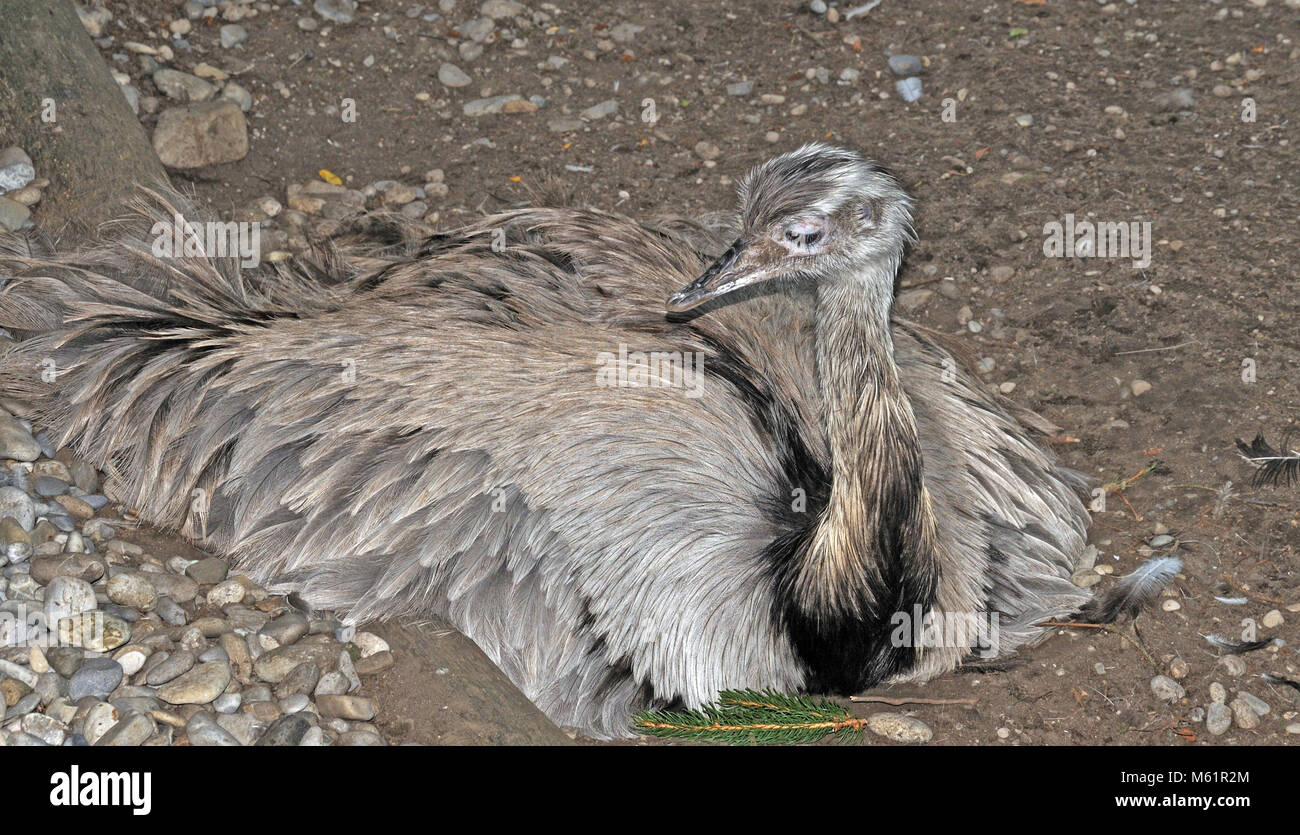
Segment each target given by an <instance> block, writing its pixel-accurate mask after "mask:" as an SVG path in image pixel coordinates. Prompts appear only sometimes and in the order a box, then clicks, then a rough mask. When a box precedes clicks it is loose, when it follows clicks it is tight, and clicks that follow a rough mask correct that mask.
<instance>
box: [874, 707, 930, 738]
mask: <svg viewBox="0 0 1300 835" xmlns="http://www.w3.org/2000/svg"><path fill="white" fill-rule="evenodd" d="M867 729H868V730H869V731H871V732H872V733H874V734H877V735H879V736H883V737H885V738H886V739H890V740H893V741H894V742H907V743H922V742H929V741H930V740H931V739H932V738H933V737H934V731H932V730H930V726H929V725H926V724H925V723H924V722H922V721H921V720H920V719H917V718H915V717H912V716H906V715H904V714H902V713H874V714H872V715H871V716H870V717H868V718H867Z"/></svg>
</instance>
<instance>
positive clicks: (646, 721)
mask: <svg viewBox="0 0 1300 835" xmlns="http://www.w3.org/2000/svg"><path fill="white" fill-rule="evenodd" d="M866 721H867V720H865V719H859V718H857V717H855V716H853V715H851V714H850V713H849V712H848V710H846V709H845V708H844V707H842V706H840V705H838V704H836V703H835V702H831V701H826V700H819V699H812V698H809V697H807V696H792V695H787V694H784V693H777V692H774V691H758V690H724V691H723V692H722V693H720V694H719V695H718V701H717V702H716V703H714V704H710V705H706V706H705V707H704V708H702V709H701V710H688V711H684V712H676V711H667V710H657V711H656V710H651V711H642V712H641V713H638V714H637V715H636V716H635V717H633V719H632V729H633V730H635V731H637V732H638V733H643V734H648V735H650V736H658V737H663V738H665V739H690V740H696V741H701V742H727V743H730V744H732V745H772V744H776V745H799V744H806V743H811V742H817V741H818V740H821V739H823V738H825V737H826V736H828V735H833V736H834V737H835V738H836V739H838V740H839V741H842V742H848V741H857V740H859V739H861V738H862V732H863V729H864V727H865V726H866Z"/></svg>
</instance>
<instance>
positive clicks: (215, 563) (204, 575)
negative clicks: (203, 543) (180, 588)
mask: <svg viewBox="0 0 1300 835" xmlns="http://www.w3.org/2000/svg"><path fill="white" fill-rule="evenodd" d="M229 571H230V563H228V562H226V561H225V560H223V559H221V558H220V557H208V558H207V559H202V560H199V561H198V562H196V563H193V564H192V565H190V567H189V568H187V569H185V574H186V576H188V577H189V578H190V579H191V580H193V581H194V582H196V583H198V584H199V585H200V586H210V585H216V584H217V583H220V582H221V581H222V580H224V579H226V575H227V574H228V573H229Z"/></svg>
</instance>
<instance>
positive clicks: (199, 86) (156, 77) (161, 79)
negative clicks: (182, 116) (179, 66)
mask: <svg viewBox="0 0 1300 835" xmlns="http://www.w3.org/2000/svg"><path fill="white" fill-rule="evenodd" d="M153 83H154V85H155V86H157V87H158V89H159V90H160V91H161V92H162V94H163V95H165V96H166V97H167V98H169V99H176V100H177V101H179V102H182V103H186V104H192V103H195V102H204V101H207V100H209V99H211V98H212V97H213V96H215V95H216V94H217V88H216V87H214V86H213V85H212V84H209V83H208V82H206V81H204V80H203V79H201V78H199V77H198V76H197V75H190V74H189V73H187V72H181V71H180V70H173V69H169V68H166V67H164V68H162V69H160V70H156V71H155V72H154V74H153Z"/></svg>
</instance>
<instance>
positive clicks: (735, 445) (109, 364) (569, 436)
mask: <svg viewBox="0 0 1300 835" xmlns="http://www.w3.org/2000/svg"><path fill="white" fill-rule="evenodd" d="M172 210H173V207H172V206H171V205H169V204H168V203H167V202H166V201H163V203H162V204H160V205H158V206H156V207H154V208H153V209H152V210H151V216H152V215H153V214H156V215H157V216H158V217H161V218H164V219H170V217H171V213H172ZM498 230H500V231H504V233H505V236H506V246H505V248H504V250H503V251H501V252H495V251H493V248H492V242H493V238H494V233H498ZM709 242H712V246H711V247H710V248H711V252H709V253H705V252H701V251H700V250H698V249H697V248H696V247H697V246H699V245H701V244H706V245H707V244H708V243H709ZM725 246H726V241H725V240H724V239H723V238H721V237H719V236H717V235H715V234H713V233H712V232H711V231H709V230H707V229H704V228H703V227H697V226H690V225H688V224H675V225H674V224H658V225H651V224H641V223H637V222H634V221H632V220H629V219H627V218H623V217H620V216H616V215H610V214H604V213H600V212H594V211H579V210H544V209H536V210H533V209H530V210H522V211H517V212H511V213H507V214H504V215H498V216H494V217H489V218H485V219H483V220H482V221H480V222H478V223H476V224H474V225H472V226H470V227H467V228H465V229H462V230H458V231H457V232H455V233H450V234H446V235H440V236H436V237H434V238H432V239H429V240H428V241H426V242H423V243H421V244H418V245H416V246H411V247H401V246H397V247H390V248H388V249H387V250H384V251H382V252H381V251H379V249H378V248H377V247H376V246H375V245H374V244H373V243H371V244H368V245H367V248H366V250H365V251H364V252H363V253H361V254H359V255H357V256H355V257H337V258H333V259H330V260H329V261H328V262H327V263H326V265H325V266H323V267H321V268H319V269H318V270H315V271H300V272H294V271H292V270H291V269H287V268H281V270H280V271H279V272H276V273H272V272H270V271H267V270H264V271H262V272H259V273H258V274H256V275H240V274H239V273H238V271H237V268H236V267H235V266H234V265H233V264H232V263H230V262H229V261H222V262H218V261H215V260H210V259H204V258H183V259H158V258H155V257H153V256H152V255H151V254H150V252H149V249H148V246H147V245H146V244H143V243H139V242H136V243H134V244H132V243H131V242H129V241H119V242H115V243H114V244H112V245H111V246H109V247H106V248H102V249H98V250H95V251H86V252H75V253H65V254H58V255H52V254H44V253H40V252H36V251H32V250H28V249H24V247H25V244H22V243H20V242H10V244H9V250H8V251H7V252H6V253H5V255H4V257H3V260H0V277H5V278H8V279H9V283H8V286H6V287H5V288H4V290H3V292H2V293H0V326H4V327H7V328H11V329H15V330H17V331H19V332H21V333H22V334H23V335H24V336H25V337H27V338H26V339H24V340H23V341H22V342H20V343H18V344H17V345H15V346H13V347H11V348H10V349H9V351H8V352H7V353H6V354H5V355H4V356H3V367H2V369H0V389H2V390H4V391H5V392H6V393H9V394H14V395H17V396H19V397H22V398H25V399H28V400H30V401H31V402H32V403H33V404H34V407H35V409H36V410H37V411H36V415H35V417H36V419H37V420H39V421H40V422H41V423H43V424H44V425H46V426H49V427H51V428H53V429H55V430H56V431H57V432H58V433H59V437H60V440H61V441H62V443H63V444H64V445H68V446H71V447H73V448H74V449H76V450H77V451H78V452H79V453H80V454H81V455H83V456H84V457H85V458H87V459H88V460H90V461H91V462H93V463H94V464H96V465H98V466H101V467H104V468H105V469H107V470H108V472H109V474H110V476H111V477H112V482H111V486H112V490H113V491H114V493H115V497H116V498H117V499H119V500H121V501H123V502H124V503H125V504H127V505H129V506H131V507H134V508H136V509H138V511H139V512H140V514H141V516H142V517H143V518H145V519H147V520H149V521H150V522H153V523H155V524H158V525H161V526H165V527H171V528H176V529H180V530H182V531H183V532H184V533H185V534H186V535H187V536H189V537H191V538H193V539H195V540H196V541H197V542H199V543H200V544H201V545H202V546H204V547H206V548H210V549H212V550H214V551H217V552H221V553H226V554H230V555H232V556H233V557H234V558H235V559H236V560H237V562H238V564H239V565H240V567H241V569H242V570H244V571H246V572H247V573H248V574H249V575H250V576H252V577H253V578H254V579H256V580H258V581H261V582H263V583H267V584H272V585H277V586H281V587H285V588H292V589H295V590H297V591H298V592H299V593H300V594H301V595H302V596H303V598H304V599H306V600H307V601H308V602H310V603H311V604H313V605H315V606H318V607H322V608H331V609H336V610H338V611H340V612H342V613H344V614H346V615H347V616H348V617H349V618H350V619H352V620H354V621H356V622H363V621H366V620H369V619H373V618H379V617H390V616H396V615H402V614H424V615H427V614H435V615H438V616H440V617H443V618H445V619H446V620H448V621H449V622H450V623H452V624H453V625H455V626H456V627H457V628H459V629H461V630H462V631H463V632H464V633H465V634H467V635H468V636H469V637H470V638H471V639H473V640H474V641H475V642H477V643H478V644H479V645H480V646H481V647H482V648H483V649H484V650H485V652H487V654H488V655H489V656H490V657H491V658H492V659H493V660H494V661H495V662H496V663H497V664H498V665H499V666H500V667H501V668H502V669H503V670H504V671H505V672H506V673H507V674H508V675H509V676H510V678H511V679H512V680H513V681H514V682H515V683H516V684H517V685H518V686H519V687H520V688H521V689H522V690H523V691H524V692H525V693H526V694H527V695H528V696H529V698H531V699H532V700H533V701H534V702H535V703H536V704H537V705H538V706H539V707H541V708H542V709H543V710H544V711H546V713H547V714H548V715H549V716H550V717H551V718H552V719H553V720H555V721H556V722H558V723H561V724H565V725H572V726H577V727H579V728H582V729H583V730H585V731H587V732H589V733H592V734H595V735H621V734H624V733H626V728H627V719H628V716H629V714H630V712H631V711H632V710H633V709H634V708H635V707H638V706H641V705H644V704H647V703H649V704H662V703H666V702H670V701H680V702H683V703H685V704H687V705H692V706H696V705H700V704H703V703H705V702H708V701H710V700H712V699H714V698H715V697H716V695H717V693H718V692H719V691H720V690H723V689H728V688H741V687H757V688H774V689H779V690H798V689H802V688H805V687H812V688H818V689H821V688H829V689H841V690H842V689H854V688H859V687H863V686H869V685H870V684H873V683H875V682H877V681H880V680H896V679H907V678H922V679H923V678H928V677H931V676H933V675H936V674H938V673H941V672H943V671H946V670H949V669H952V668H953V667H954V666H956V664H957V663H959V661H960V660H961V658H962V657H963V656H964V655H965V654H967V652H968V651H969V648H968V647H947V648H926V649H924V650H921V649H916V648H898V647H893V646H890V645H889V641H888V635H889V633H890V631H891V626H890V624H889V622H888V621H889V616H890V614H891V613H893V612H895V611H909V610H910V606H911V604H912V603H913V602H924V603H925V604H926V608H932V609H933V610H935V611H938V612H983V611H988V610H995V611H997V612H999V613H1000V614H1001V642H1000V647H999V649H1000V651H1001V652H1004V653H1005V652H1010V651H1013V650H1014V649H1016V648H1017V647H1018V646H1021V645H1023V644H1025V643H1027V642H1030V641H1033V640H1035V639H1037V638H1039V637H1041V636H1042V634H1043V631H1042V629H1041V628H1038V627H1036V626H1035V624H1036V623H1038V622H1039V621H1041V620H1044V619H1047V618H1052V617H1061V616H1065V615H1068V614H1069V613H1071V612H1074V611H1077V610H1078V609H1079V607H1080V606H1081V605H1082V604H1083V603H1084V602H1085V601H1086V600H1087V593H1086V592H1083V591H1082V590H1080V589H1078V588H1076V587H1075V586H1073V585H1072V584H1071V583H1070V582H1069V576H1070V573H1071V571H1072V569H1073V564H1074V559H1075V557H1076V555H1077V554H1078V553H1079V551H1081V550H1082V548H1083V545H1084V535H1085V530H1086V524H1087V522H1086V514H1085V511H1084V508H1083V506H1082V504H1081V503H1080V501H1079V499H1078V498H1077V497H1076V495H1075V490H1076V488H1077V487H1078V486H1079V484H1078V480H1077V478H1076V477H1074V476H1073V475H1071V474H1069V473H1067V472H1065V471H1062V470H1059V469H1057V468H1056V467H1055V465H1054V464H1053V462H1052V460H1051V459H1050V457H1049V456H1048V455H1047V454H1046V453H1044V452H1042V451H1041V450H1040V449H1039V448H1038V447H1037V446H1036V445H1034V444H1033V443H1032V442H1031V441H1030V440H1029V438H1028V437H1027V436H1026V434H1025V432H1024V430H1023V429H1022V428H1021V427H1020V425H1019V424H1018V423H1016V422H1015V421H1014V420H1013V419H1011V418H1010V417H1008V416H1007V414H1006V413H1005V411H1004V410H1003V409H1002V408H1001V407H1000V406H999V404H997V403H995V402H994V401H993V400H992V399H991V398H990V397H989V395H987V394H986V393H985V392H984V391H983V388H982V387H981V386H980V384H979V383H978V382H977V381H976V380H974V379H973V378H971V377H970V376H969V375H968V374H966V372H965V371H964V370H962V369H961V367H960V366H958V365H957V364H955V363H953V362H952V361H951V357H950V356H949V355H948V353H947V352H946V351H945V350H944V349H942V348H941V347H940V346H938V345H937V344H935V343H934V342H933V341H931V340H930V339H929V338H927V337H926V336H925V335H924V333H923V332H922V331H921V330H920V329H918V328H915V327H913V326H911V325H909V324H907V323H905V322H902V321H895V323H894V326H893V328H892V333H883V334H874V335H873V336H872V338H883V342H882V347H881V350H882V351H887V352H888V353H889V355H891V356H892V359H893V363H894V364H896V374H895V375H894V377H893V379H892V380H884V379H882V380H880V381H878V382H880V383H881V385H887V386H890V387H891V389H890V390H889V391H888V392H887V393H886V396H885V397H884V398H883V399H881V400H879V401H877V403H876V405H875V406H871V405H870V404H866V408H867V410H868V412H870V410H871V409H873V408H878V409H883V410H886V412H888V411H889V410H893V412H897V410H898V409H899V408H900V406H899V404H900V403H902V404H903V405H904V407H905V408H904V411H905V412H906V414H903V415H900V414H894V413H893V412H890V413H889V414H886V412H881V413H880V414H881V421H883V422H882V423H880V424H878V425H874V427H873V426H872V425H863V426H858V425H857V424H856V423H853V421H852V420H851V417H852V416H846V417H845V421H848V422H849V423H852V424H853V426H852V427H850V426H849V423H846V424H845V425H843V426H838V425H837V424H836V423H835V421H828V420H826V419H825V418H824V417H823V415H824V411H825V409H826V408H827V404H826V403H825V402H823V399H822V397H823V394H822V389H823V388H824V387H823V386H821V383H822V382H823V381H822V380H820V379H819V372H818V350H819V345H820V348H821V350H828V349H829V350H834V346H833V345H830V346H828V345H827V344H826V335H825V334H822V336H821V338H820V339H821V341H820V342H819V337H818V330H817V326H816V322H815V321H814V310H815V307H816V303H817V300H816V299H815V298H814V296H813V294H811V293H809V292H805V291H801V292H794V293H790V294H773V295H766V296H761V297H757V298H753V299H750V300H748V301H745V302H744V303H742V304H737V305H732V306H729V307H723V308H719V309H717V310H714V311H713V312H711V313H709V314H708V315H706V316H701V317H698V318H695V319H691V320H686V321H680V320H669V319H665V316H664V313H663V310H664V299H665V298H666V297H667V296H668V295H669V294H670V293H672V292H673V291H674V290H676V289H678V288H679V287H681V286H683V285H685V284H687V283H689V282H690V281H691V280H692V279H694V278H695V277H696V276H697V275H699V273H700V270H701V269H702V267H703V266H704V265H705V264H706V263H707V260H708V258H707V256H708V255H710V254H716V253H717V252H721V251H722V250H723V249H724V248H725ZM309 273H310V274H309ZM820 292H823V293H825V292H827V291H826V290H825V289H823V290H822V291H820ZM823 301H824V300H823ZM891 340H892V347H890V343H891ZM620 345H626V346H627V350H628V351H646V352H649V351H654V350H659V351H668V352H692V353H694V354H697V355H698V356H699V357H700V358H701V362H702V369H703V374H704V381H703V385H702V386H701V387H700V389H701V390H700V392H699V396H694V395H693V394H691V393H690V391H689V390H688V389H684V388H674V387H654V388H649V387H642V388H632V387H627V388H609V387H602V386H600V385H598V375H599V373H600V371H601V362H602V361H601V360H600V359H599V357H600V356H601V354H602V353H603V352H613V353H617V352H618V350H619V346H620ZM882 356H884V355H883V354H882ZM50 361H52V362H53V367H54V368H55V369H57V372H58V376H57V379H56V380H54V381H53V382H50V381H47V380H45V379H42V376H41V372H42V370H43V369H46V368H48V367H49V362H50ZM855 369H857V366H856V365H853V366H850V367H846V369H845V371H846V373H847V372H849V371H853V370H855ZM954 375H955V377H954ZM47 376H48V375H47ZM882 391H883V390H882ZM899 420H904V421H906V422H907V423H908V424H909V425H910V426H911V427H912V430H911V432H912V435H913V438H914V443H911V444H910V445H905V446H907V447H908V448H907V450H905V453H904V457H905V458H906V460H905V461H902V462H901V463H903V464H905V465H906V466H903V467H896V466H895V465H897V464H899V463H900V461H898V460H895V459H892V458H891V459H890V460H889V461H883V460H882V461H877V462H875V463H874V464H871V465H870V466H871V467H873V469H872V472H873V473H879V471H880V470H879V468H880V467H885V468H886V470H888V471H889V472H897V473H899V475H898V478H899V479H901V480H900V481H899V482H898V483H897V484H896V485H894V486H893V487H890V488H889V489H887V490H885V491H883V492H882V493H880V494H879V495H877V494H876V493H871V492H870V491H871V490H873V489H876V488H878V487H879V484H880V481H879V479H870V480H868V479H859V480H858V482H857V483H856V485H855V489H854V490H852V491H850V492H848V493H844V491H845V490H846V489H847V482H848V481H849V480H851V479H852V478H853V472H852V471H851V468H852V464H847V463H845V462H843V461H840V462H838V463H837V461H836V460H834V458H833V456H832V454H831V449H832V435H833V433H835V432H836V431H850V430H851V431H855V432H865V433H866V435H867V436H868V439H871V438H872V437H874V438H875V440H876V441H878V442H879V443H878V446H877V449H878V451H879V454H880V455H885V456H893V455H896V454H897V453H898V449H899V447H898V446H897V445H895V444H893V443H891V439H890V438H889V437H887V435H880V434H879V433H880V432H885V433H888V432H889V431H890V427H893V426H895V425H897V422H898V421H899ZM873 432H875V433H876V435H874V436H873V435H872V433H873ZM913 463H914V464H915V465H916V466H915V467H911V466H910V465H911V464H913ZM846 467H847V468H848V469H846ZM909 472H910V473H912V474H911V475H909ZM837 485H838V487H839V493H837V491H836V488H837ZM796 490H798V491H802V494H803V496H804V497H805V498H806V508H805V509H804V510H802V511H798V510H795V509H792V503H793V502H794V500H795V491H796ZM200 491H201V492H200ZM196 497H198V499H199V503H198V504H196ZM922 505H923V506H924V512H923V513H921V511H919V510H916V508H917V507H920V506H922ZM195 507H198V508H200V509H201V510H203V511H205V512H202V513H196V512H194V511H193V508H195ZM913 511H915V512H916V513H919V514H920V515H918V516H916V517H915V518H913V517H912V516H909V513H912V512H913ZM834 513H850V514H853V515H854V516H855V517H856V516H858V515H860V514H875V515H876V516H875V521H877V522H881V521H883V522H888V523H889V525H896V526H901V527H899V530H900V531H902V528H903V527H906V531H904V532H901V533H898V534H897V537H898V538H896V539H891V538H890V537H891V536H893V535H892V534H886V535H884V536H885V539H881V540H878V541H864V542H856V543H855V547H860V548H862V549H866V551H864V554H865V553H867V552H870V553H875V552H876V551H881V552H890V553H894V552H897V553H896V557H897V560H896V561H895V562H892V563H891V562H889V561H888V560H883V561H875V562H869V564H867V565H864V566H863V567H862V570H861V571H860V572H859V573H860V574H861V575H862V576H863V577H864V578H866V579H864V580H863V581H862V583H860V584H859V585H857V586H845V587H844V588H843V589H840V591H842V592H843V594H839V592H837V591H835V589H838V588H839V587H838V586H835V585H834V584H830V585H825V584H823V585H821V586H819V585H818V584H817V583H815V582H810V581H808V580H807V578H805V580H804V581H802V582H801V581H798V580H797V579H796V578H795V577H794V576H793V575H795V574H806V573H807V572H809V571H814V570H815V569H816V565H814V564H813V563H812V562H810V561H809V560H808V559H807V554H808V550H807V549H808V548H810V547H811V546H810V544H809V543H810V542H811V541H812V540H813V539H814V538H815V537H817V536H826V535H828V534H827V533H826V531H827V530H828V529H827V528H826V527H825V526H824V525H821V524H820V522H821V520H822V519H823V518H824V517H825V516H826V515H828V514H834ZM868 527H869V528H870V529H871V530H881V527H880V526H879V525H875V526H868ZM891 529H892V528H891ZM918 542H920V543H921V544H918ZM891 549H893V550H892V551H891ZM907 549H911V550H907ZM917 549H920V550H919V551H918V550H917ZM837 553H845V552H843V551H839V552H837ZM917 554H920V557H919V558H917V559H913V557H916V555H917ZM909 555H910V556H909ZM863 558H864V559H867V558H866V557H865V556H864V557H863ZM832 568H833V567H828V568H827V570H828V571H830V570H831V569H832ZM816 588H822V589H824V590H827V591H826V595H827V596H824V597H823V598H821V599H816V595H812V593H811V592H810V591H809V590H810V589H816ZM810 595H812V596H810ZM826 613H830V614H826ZM854 664H861V665H862V666H861V668H860V669H859V668H856V667H853V666H852V665H854ZM846 670H847V671H849V672H846Z"/></svg>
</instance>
